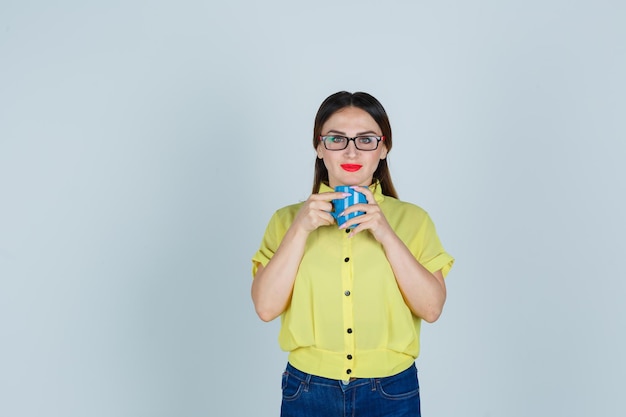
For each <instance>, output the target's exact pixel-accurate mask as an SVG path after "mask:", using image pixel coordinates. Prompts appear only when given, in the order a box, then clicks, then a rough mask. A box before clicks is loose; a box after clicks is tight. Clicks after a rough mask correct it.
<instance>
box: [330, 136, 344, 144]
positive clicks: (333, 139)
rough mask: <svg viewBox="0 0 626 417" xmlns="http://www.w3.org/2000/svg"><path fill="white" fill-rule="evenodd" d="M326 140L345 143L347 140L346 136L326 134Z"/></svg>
mask: <svg viewBox="0 0 626 417" xmlns="http://www.w3.org/2000/svg"><path fill="white" fill-rule="evenodd" d="M326 140H327V141H328V142H330V143H344V142H345V141H346V137H345V136H326Z"/></svg>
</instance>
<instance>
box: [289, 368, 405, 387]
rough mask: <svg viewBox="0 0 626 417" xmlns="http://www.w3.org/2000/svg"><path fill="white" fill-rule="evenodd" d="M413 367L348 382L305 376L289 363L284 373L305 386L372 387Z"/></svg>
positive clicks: (352, 379) (305, 374) (304, 373)
mask: <svg viewBox="0 0 626 417" xmlns="http://www.w3.org/2000/svg"><path fill="white" fill-rule="evenodd" d="M413 367H415V363H413V364H412V365H411V366H410V367H409V368H407V369H405V370H404V371H402V372H400V373H398V374H396V375H392V376H388V377H381V378H350V380H348V381H342V380H337V379H331V378H325V377H323V376H317V375H311V374H307V373H306V372H302V371H301V370H299V369H298V368H295V367H294V366H293V365H292V364H290V363H289V362H287V368H286V369H285V372H288V373H289V375H291V376H293V377H295V378H297V379H299V380H301V381H303V382H305V383H306V384H315V383H317V384H322V385H336V384H337V383H343V384H344V385H347V384H350V385H353V384H358V385H361V384H363V383H371V384H372V386H373V385H374V384H376V381H379V380H385V379H388V378H396V377H398V376H401V375H402V374H403V373H405V372H409V371H410V370H411V368H413Z"/></svg>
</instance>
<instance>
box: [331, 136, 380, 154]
mask: <svg viewBox="0 0 626 417" xmlns="http://www.w3.org/2000/svg"><path fill="white" fill-rule="evenodd" d="M381 140H385V137H384V136H355V137H353V138H349V137H347V136H335V135H333V136H320V141H322V143H324V147H325V148H326V149H328V150H329V151H342V150H344V149H346V148H347V147H348V144H349V143H350V141H353V142H354V146H355V147H356V148H357V149H358V150H360V151H375V150H376V149H378V143H379V142H380V141H381Z"/></svg>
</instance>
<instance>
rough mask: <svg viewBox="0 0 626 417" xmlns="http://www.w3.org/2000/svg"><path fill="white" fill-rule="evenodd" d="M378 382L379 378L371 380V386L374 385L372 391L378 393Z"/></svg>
mask: <svg viewBox="0 0 626 417" xmlns="http://www.w3.org/2000/svg"><path fill="white" fill-rule="evenodd" d="M377 382H378V379H377V378H370V384H371V385H372V391H376V383H377Z"/></svg>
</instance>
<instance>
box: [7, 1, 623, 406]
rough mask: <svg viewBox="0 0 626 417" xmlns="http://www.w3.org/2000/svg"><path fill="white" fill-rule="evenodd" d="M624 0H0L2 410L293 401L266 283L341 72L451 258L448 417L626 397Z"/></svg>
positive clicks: (306, 187)
mask: <svg viewBox="0 0 626 417" xmlns="http://www.w3.org/2000/svg"><path fill="white" fill-rule="evenodd" d="M625 22H626V3H624V2H623V1H617V0H616V1H606V0H595V1H586V0H579V1H565V0H563V1H558V0H547V1H546V0H544V1H528V0H526V1H521V0H519V1H497V0H492V1H488V0H479V1H473V2H469V1H460V0H455V1H387V2H381V1H340V0H336V1H317V2H296V1H271V0H268V1H265V2H253V1H243V0H239V1H228V2H226V1H220V2H218V1H207V0H205V1H191V0H181V1H176V2H174V1H171V2H166V1H147V0H146V1H120V0H109V1H106V2H104V1H101V2H97V1H54V2H49V1H28V0H25V1H11V0H9V1H7V0H3V1H2V3H0V415H2V416H7V417H14V416H29V417H30V416H33V417H34V416H47V417H56V416H59V417H74V416H76V417H79V416H80V417H84V416H90V417H91V416H94V417H95V416H103V417H104V416H106V417H111V416H132V417H143V416H146V417H154V416H168V417H169V416H177V417H178V416H185V417H186V416H189V417H192V416H237V417H238V416H252V415H254V416H259V417H265V416H268V417H269V416H277V415H278V410H279V406H280V374H281V372H282V369H283V367H284V365H285V361H286V354H285V353H284V352H281V351H280V350H279V348H278V345H277V332H278V321H275V322H272V323H270V324H266V323H262V322H261V321H260V320H259V319H258V318H257V317H256V315H255V313H254V309H253V306H252V303H251V300H250V296H249V287H250V282H251V273H250V269H251V263H250V258H251V256H252V255H253V253H254V252H255V251H256V250H257V248H258V246H259V243H260V240H261V237H262V234H263V231H264V229H265V226H266V223H267V221H268V220H269V218H270V216H271V215H272V213H273V212H274V210H276V209H277V208H279V207H281V206H283V205H286V204H290V203H293V202H297V201H300V200H303V199H305V198H306V197H307V196H308V194H309V192H310V187H311V184H312V171H313V162H314V159H315V154H314V151H313V149H312V147H311V144H310V142H311V139H310V136H311V132H312V127H313V118H314V115H315V112H316V111H317V108H318V106H319V104H320V103H321V101H322V100H323V99H324V98H325V97H326V96H328V95H329V94H331V93H334V92H336V91H339V90H348V91H367V92H369V93H371V94H373V95H374V96H376V97H377V98H378V99H379V100H380V101H381V102H382V103H383V105H384V106H385V108H386V109H387V111H388V113H389V115H390V118H391V122H392V127H393V131H394V148H393V150H392V152H391V154H390V156H389V162H390V166H391V170H392V175H393V177H394V180H395V182H396V186H397V188H398V191H399V193H400V197H401V198H402V199H404V200H407V201H410V202H413V203H416V204H418V205H420V206H422V207H424V208H425V209H426V210H427V211H428V212H429V213H430V214H431V216H432V218H433V220H434V221H435V224H436V225H437V228H438V232H439V235H440V237H441V239H442V241H443V243H444V245H445V247H446V249H447V250H448V251H449V252H450V253H451V254H452V255H453V256H454V257H455V258H456V264H455V266H454V268H453V269H452V271H451V273H450V274H449V275H448V278H447V283H448V290H449V297H448V302H447V304H446V308H445V311H444V314H443V316H442V317H441V319H440V320H439V321H438V322H437V323H435V324H433V325H425V326H424V329H423V333H422V344H423V347H422V354H421V356H420V358H419V359H418V368H419V371H420V382H421V385H422V391H421V394H422V406H423V415H424V416H429V417H438V416H441V417H448V416H467V417H474V416H476V417H478V416H481V417H483V416H484V417H487V416H491V417H500V416H506V417H523V416H524V417H525V416H528V415H533V416H551V417H553V416H570V417H576V416H581V417H582V416H623V415H625V414H626V411H625V409H626V407H624V405H623V398H622V397H623V393H622V391H623V388H624V382H623V381H624V375H625V374H626V362H625V359H624V352H625V351H626V343H625V339H624V330H625V328H626V310H625V308H624V299H625V297H624V296H625V295H626V284H625V283H624V271H623V270H622V269H621V263H622V262H621V260H622V259H623V256H624V249H626V247H625V246H626V245H625V244H624V234H625V232H626V230H625V229H626V228H625V222H624V219H623V216H624V201H623V194H624V188H625V187H624V178H626V169H625V168H624V165H625V156H626V152H625V151H626V117H625V116H626V76H625V74H626V24H625Z"/></svg>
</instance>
